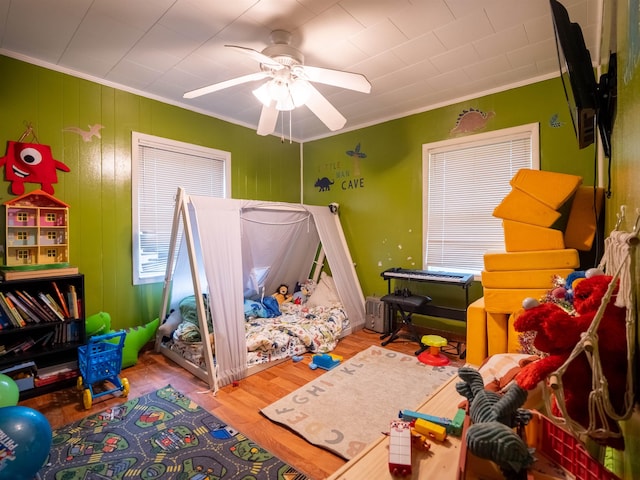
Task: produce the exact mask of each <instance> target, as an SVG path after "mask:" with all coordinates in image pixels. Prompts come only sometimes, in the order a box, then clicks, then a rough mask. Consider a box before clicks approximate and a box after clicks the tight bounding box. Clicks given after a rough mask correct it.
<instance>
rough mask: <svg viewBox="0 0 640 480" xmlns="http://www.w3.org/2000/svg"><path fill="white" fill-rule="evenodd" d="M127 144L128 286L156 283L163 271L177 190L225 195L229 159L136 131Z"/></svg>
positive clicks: (213, 152) (201, 148)
mask: <svg viewBox="0 0 640 480" xmlns="http://www.w3.org/2000/svg"><path fill="white" fill-rule="evenodd" d="M132 144H133V145H132V151H133V153H134V154H133V155H132V158H133V159H134V161H133V165H132V171H133V179H132V187H133V189H134V192H133V194H132V201H133V247H134V248H133V257H134V272H133V273H134V284H141V283H151V282H158V281H162V280H163V279H164V274H165V272H166V261H167V256H168V250H169V242H170V239H171V229H172V225H173V212H174V208H175V195H176V192H177V190H178V187H182V188H184V190H185V191H186V192H187V193H188V194H190V195H205V196H213V197H225V196H226V195H227V192H228V171H229V165H228V164H229V162H230V157H231V156H230V154H229V153H228V152H224V151H221V150H215V149H211V148H206V147H199V146H197V145H190V144H185V143H182V142H175V141H171V140H168V139H163V138H159V137H152V136H149V135H143V134H136V133H134V135H133V141H132ZM181 234H182V232H180V236H181ZM178 245H179V243H178Z"/></svg>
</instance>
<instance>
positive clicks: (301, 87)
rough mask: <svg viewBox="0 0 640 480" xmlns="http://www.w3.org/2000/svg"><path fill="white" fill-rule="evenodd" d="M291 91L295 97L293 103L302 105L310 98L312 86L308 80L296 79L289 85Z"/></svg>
mask: <svg viewBox="0 0 640 480" xmlns="http://www.w3.org/2000/svg"><path fill="white" fill-rule="evenodd" d="M289 93H290V94H291V98H292V99H293V104H294V105H295V106H296V107H301V106H302V105H304V104H305V103H307V100H309V96H310V95H311V88H310V86H309V84H308V83H307V82H306V81H304V80H300V79H295V80H294V81H293V82H292V83H291V85H289Z"/></svg>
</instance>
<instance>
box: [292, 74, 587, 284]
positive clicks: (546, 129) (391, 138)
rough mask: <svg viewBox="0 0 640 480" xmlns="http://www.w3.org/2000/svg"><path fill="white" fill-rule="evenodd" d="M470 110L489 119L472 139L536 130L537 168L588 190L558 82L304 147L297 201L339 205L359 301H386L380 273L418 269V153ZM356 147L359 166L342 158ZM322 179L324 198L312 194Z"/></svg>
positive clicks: (444, 136)
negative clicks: (533, 126) (326, 182)
mask: <svg viewBox="0 0 640 480" xmlns="http://www.w3.org/2000/svg"><path fill="white" fill-rule="evenodd" d="M471 108H474V109H477V110H480V111H482V112H485V113H489V112H493V116H489V115H487V122H486V124H485V126H484V128H481V129H479V130H477V131H478V132H485V131H490V130H497V129H503V128H508V127H513V126H516V125H523V124H529V123H539V125H540V158H541V161H540V163H541V168H542V169H543V170H550V171H556V172H563V173H570V174H574V175H580V176H582V177H583V179H584V184H585V185H592V184H593V171H594V168H593V164H594V161H595V159H594V152H595V148H594V147H589V148H586V149H583V150H579V149H578V148H577V141H576V139H575V135H574V132H573V127H572V124H571V119H570V117H569V111H568V109H567V107H566V101H565V97H564V91H563V89H562V83H561V81H560V79H559V78H558V79H553V80H548V81H545V82H541V83H537V84H534V85H530V86H526V87H521V88H517V89H513V90H509V91H506V92H502V93H498V94H493V95H489V96H486V97H482V98H479V99H476V100H473V101H469V102H464V103H459V104H455V105H451V106H447V107H443V108H439V109H436V110H431V111H428V112H424V113H420V114H416V115H412V116H409V117H404V118H401V119H398V120H393V121H389V122H386V123H383V124H379V125H375V126H372V127H368V128H364V129H360V130H356V131H353V132H347V133H343V134H341V135H336V136H333V137H330V138H326V139H321V140H316V141H313V142H309V143H305V145H304V201H305V202H306V203H311V204H320V205H322V204H328V203H330V202H337V203H339V204H340V218H341V220H342V223H343V227H344V229H345V235H346V237H347V242H348V243H349V245H350V248H351V254H352V256H353V258H354V261H355V263H356V268H357V271H358V275H359V278H360V282H361V284H362V288H363V291H364V292H365V295H374V294H380V293H386V282H385V281H384V280H382V278H381V277H380V272H381V271H383V270H385V269H387V268H390V267H398V266H399V267H403V268H415V269H421V268H422V145H423V144H425V143H430V142H436V141H441V140H446V139H449V138H451V137H453V135H454V134H451V130H452V129H453V128H454V127H455V126H456V121H457V119H458V115H459V114H460V113H461V112H463V111H464V110H469V109H471ZM556 115H557V121H556V122H553V123H554V125H555V126H552V119H555V118H556ZM558 122H559V123H558ZM558 125H559V126H558ZM357 145H360V148H359V151H360V153H364V154H366V158H358V157H357V156H355V155H349V154H348V153H347V152H349V151H351V152H353V151H355V148H356V146H357ZM324 177H326V178H328V179H330V180H332V181H334V184H333V185H330V187H329V190H326V189H325V190H321V189H320V188H318V187H314V184H315V182H316V181H317V179H318V178H324ZM461 195H464V192H461ZM469 234H470V235H473V232H469Z"/></svg>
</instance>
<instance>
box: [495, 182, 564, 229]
mask: <svg viewBox="0 0 640 480" xmlns="http://www.w3.org/2000/svg"><path fill="white" fill-rule="evenodd" d="M493 216H494V217H498V218H502V219H506V220H516V221H518V222H523V223H530V224H532V225H539V226H541V227H550V226H551V225H553V223H554V222H555V221H556V220H558V219H559V218H560V212H557V211H556V210H554V209H553V208H550V207H549V206H547V205H545V204H544V203H542V202H541V201H539V200H537V199H535V198H534V197H532V196H531V195H529V194H527V193H525V192H523V191H522V190H518V189H517V188H514V189H512V190H511V192H509V194H507V196H506V197H504V199H503V200H502V202H500V204H499V205H498V206H497V207H496V208H495V209H494V210H493Z"/></svg>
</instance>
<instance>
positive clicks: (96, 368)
mask: <svg viewBox="0 0 640 480" xmlns="http://www.w3.org/2000/svg"><path fill="white" fill-rule="evenodd" d="M125 336H126V332H125V331H124V330H120V331H119V332H111V333H106V334H104V335H96V336H94V337H91V338H89V342H88V343H87V344H86V345H83V346H81V347H78V366H79V367H80V377H78V390H83V394H82V400H83V404H84V407H85V408H86V409H87V410H88V409H89V408H91V404H92V403H93V399H94V398H97V397H101V396H103V395H108V394H111V393H114V392H117V391H120V392H122V396H123V397H126V396H127V395H128V394H129V381H128V380H127V379H126V378H122V379H121V378H120V377H119V375H120V370H121V369H122V349H123V346H124V339H125ZM104 382H109V383H110V384H111V385H113V387H114V388H110V389H109V388H107V389H105V390H101V391H99V392H96V391H95V390H94V384H96V383H101V384H103V383H104Z"/></svg>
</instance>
